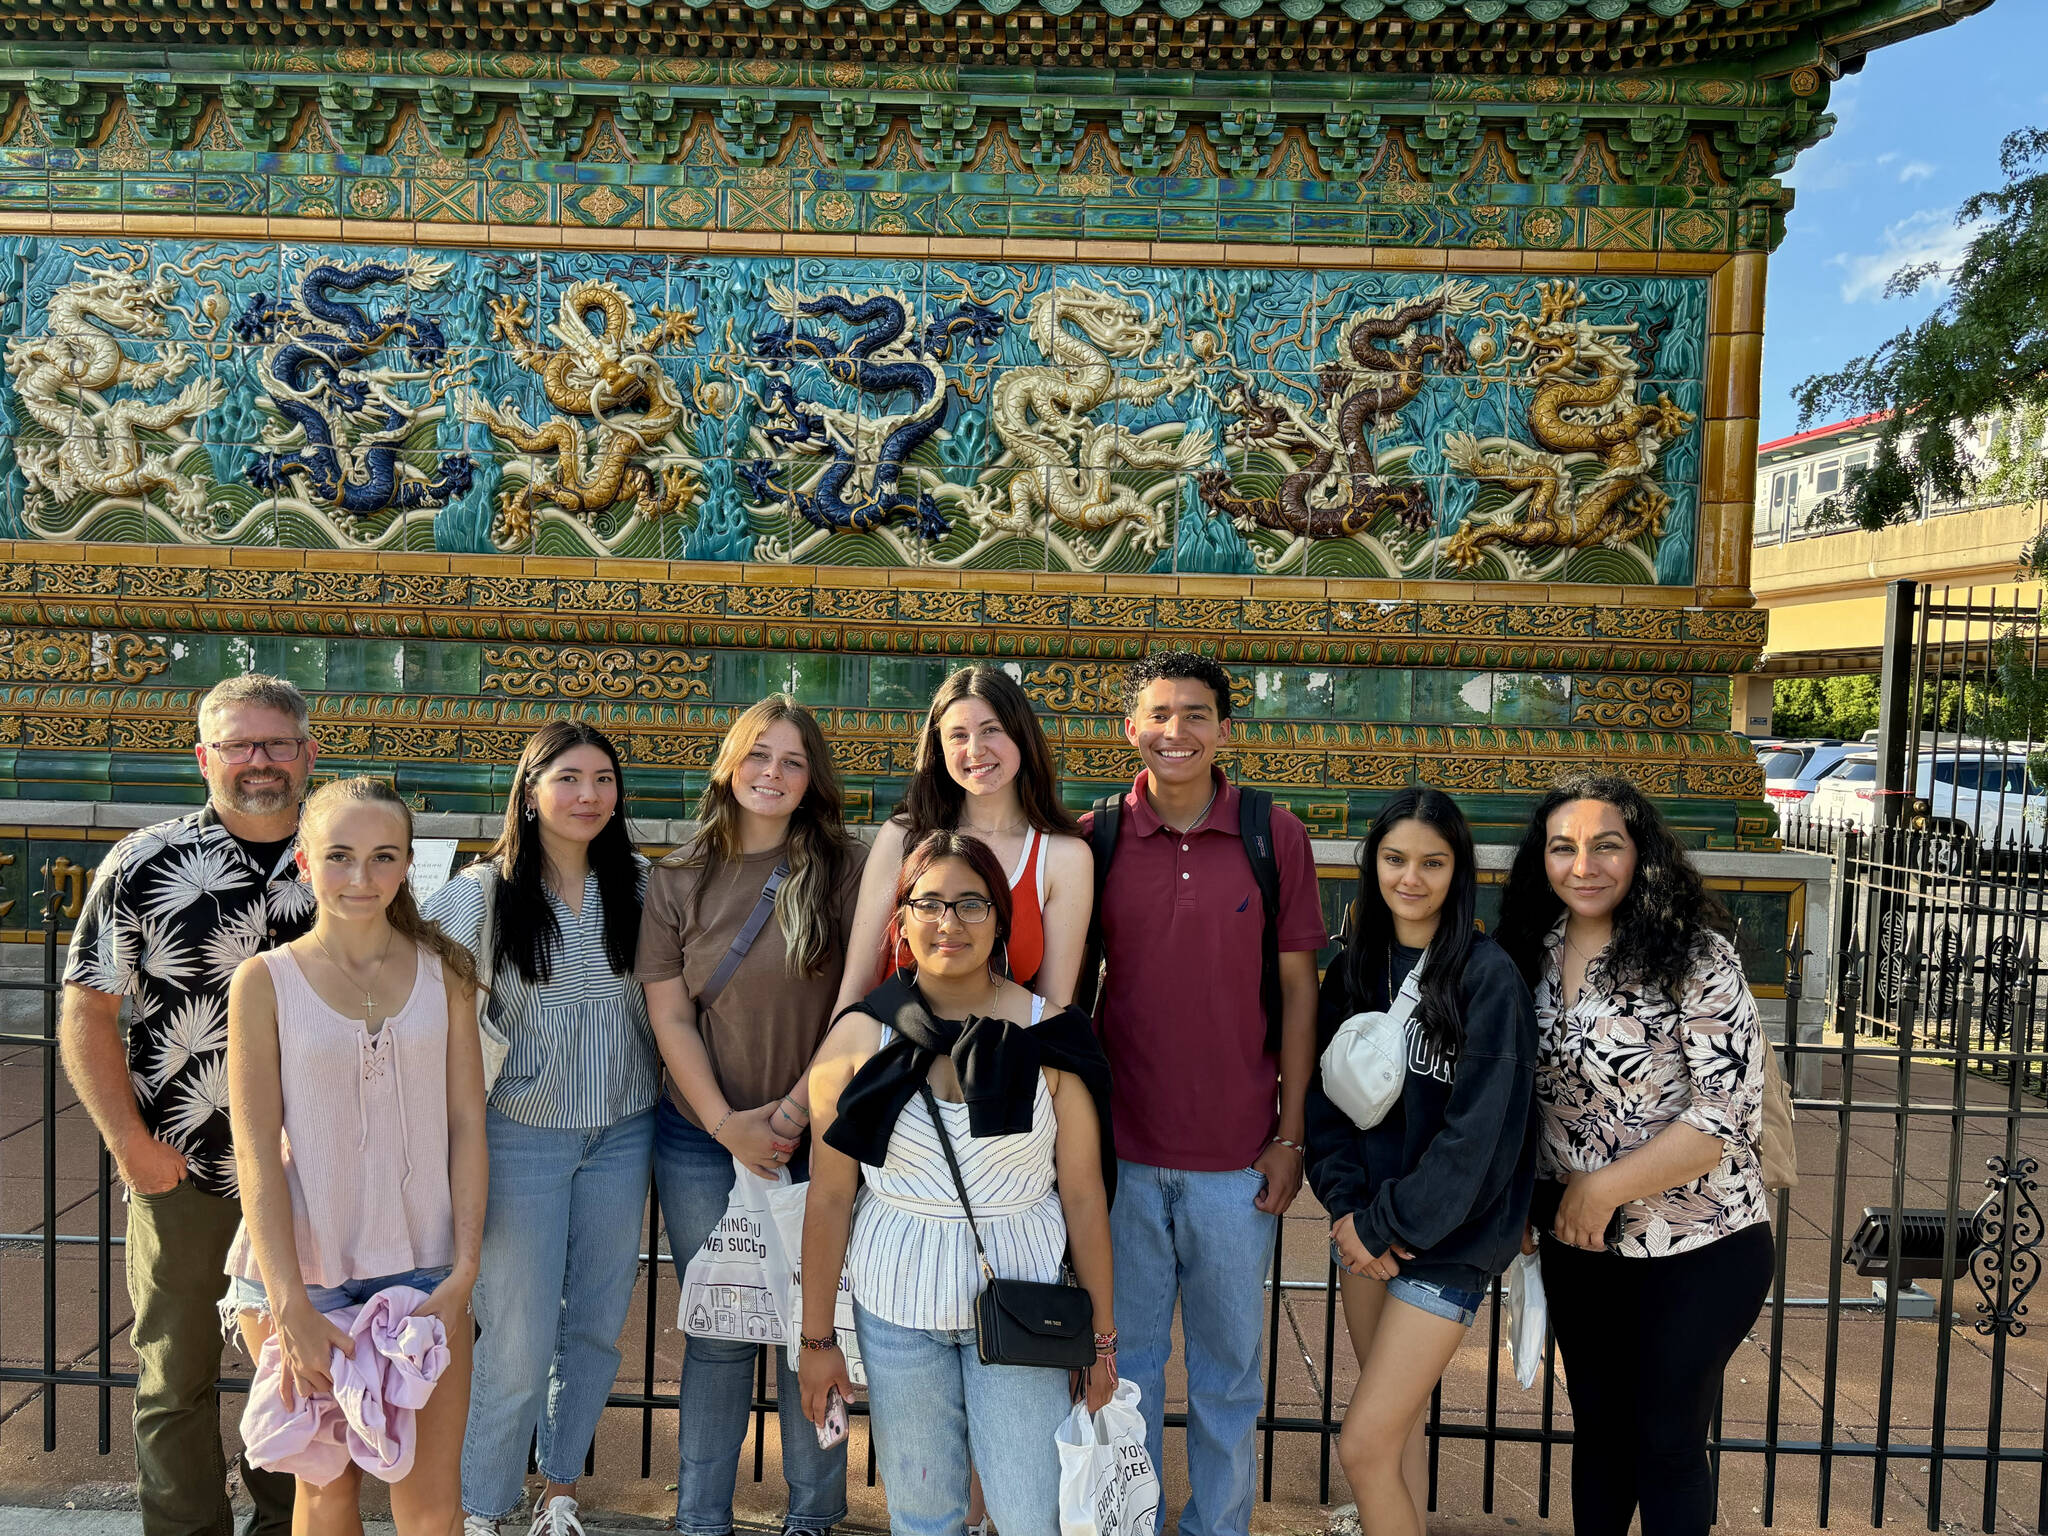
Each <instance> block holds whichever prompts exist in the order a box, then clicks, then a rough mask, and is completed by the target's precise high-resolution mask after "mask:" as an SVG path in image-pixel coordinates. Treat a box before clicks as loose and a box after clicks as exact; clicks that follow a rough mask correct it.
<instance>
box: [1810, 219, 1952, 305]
mask: <svg viewBox="0 0 2048 1536" xmlns="http://www.w3.org/2000/svg"><path fill="white" fill-rule="evenodd" d="M1976 233H1977V226H1976V225H1974V224H1967V225H1961V226H1958V225H1957V223H1956V219H1955V210H1954V209H1952V208H1923V209H1921V210H1920V211H1919V212H1918V213H1910V214H1908V215H1906V217H1905V218H1903V219H1900V220H1899V221H1898V222H1897V223H1896V224H1890V225H1887V226H1886V227H1885V232H1884V245H1883V247H1882V248H1881V249H1879V250H1875V251H1869V252H1865V253H1863V254H1861V255H1853V254H1851V253H1850V252H1847V251H1841V252H1838V253H1837V254H1836V255H1834V256H1833V257H1831V258H1829V261H1828V265H1830V266H1836V267H1840V268H1841V269H1842V272H1843V277H1842V302H1843V303H1844V304H1856V303H1860V302H1862V301H1863V300H1864V299H1880V298H1883V297H1884V290H1885V284H1887V283H1889V282H1890V281H1891V279H1892V274H1893V273H1895V272H1897V271H1899V270H1900V269H1901V268H1903V267H1919V266H1925V265H1927V264H1928V263H1930V262H1932V263H1934V264H1935V265H1937V266H1939V267H1941V268H1943V269H1944V270H1947V269H1952V268H1953V267H1954V266H1955V265H1956V263H1957V262H1958V261H1960V260H1961V259H1962V256H1963V252H1964V251H1965V250H1966V249H1968V247H1969V244H1970V240H1971V238H1972V237H1973V236H1974V235H1975V234H1976Z"/></svg>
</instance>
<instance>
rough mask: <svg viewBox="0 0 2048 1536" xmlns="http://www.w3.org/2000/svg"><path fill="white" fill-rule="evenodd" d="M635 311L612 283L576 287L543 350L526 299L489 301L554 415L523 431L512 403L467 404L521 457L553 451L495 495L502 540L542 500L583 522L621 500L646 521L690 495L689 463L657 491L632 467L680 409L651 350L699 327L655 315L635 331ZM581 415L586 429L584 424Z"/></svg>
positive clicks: (642, 468) (689, 315)
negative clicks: (547, 469) (541, 469)
mask: <svg viewBox="0 0 2048 1536" xmlns="http://www.w3.org/2000/svg"><path fill="white" fill-rule="evenodd" d="M633 318H634V317H633V304H632V301H631V300H630V299H628V298H627V297H626V295H625V294H624V293H622V292H620V291H619V289H618V288H617V287H616V286H615V285H613V284H611V283H605V282H579V283H572V284H571V285H570V286H569V288H568V290H567V291H566V292H565V293H564V294H563V295H562V303H561V308H560V310H559V312H558V314H557V316H556V319H555V321H554V323H553V324H552V325H551V326H550V327H549V329H550V330H552V331H553V332H554V334H555V338H556V340H557V341H559V342H560V343H561V344H560V345H559V346H556V347H540V346H536V345H534V343H533V341H532V339H531V337H530V335H529V332H530V330H531V325H532V322H531V320H530V319H529V318H528V315H527V308H526V300H525V298H524V297H514V298H501V299H496V300H493V301H492V304H491V331H492V336H493V338H494V339H496V340H502V341H505V342H507V343H509V345H510V347H511V351H512V357H513V359H514V361H516V362H517V363H518V364H519V365H520V367H522V368H526V369H528V370H530V371H532V372H534V373H537V374H539V375H540V379H541V392H542V393H543V394H544V395H545V396H546V397H547V401H548V404H550V405H552V406H553V407H554V408H555V409H556V410H557V411H559V412H560V413H561V414H560V415H558V416H554V417H551V418H550V419H549V420H547V421H545V422H542V423H541V424H540V425H539V426H528V425H527V423H526V421H525V420H524V419H523V418H522V417H521V416H520V414H519V411H518V408H517V407H516V406H514V405H513V404H512V402H511V401H509V400H507V401H505V402H503V403H502V404H500V405H496V406H493V405H492V404H490V403H489V402H488V401H486V400H484V399H482V398H481V397H474V398H472V399H471V401H470V402H469V407H468V412H467V414H468V415H469V417H470V419H471V420H473V421H480V422H482V423H483V424H484V425H485V426H487V427H489V428H490V430H491V431H492V432H493V433H494V434H495V435H497V436H498V437H500V438H503V439H504V440H505V441H506V442H507V443H510V444H511V445H512V447H514V448H516V449H517V450H518V451H519V452H521V453H532V454H552V455H554V460H555V463H554V469H553V471H552V472H551V473H544V474H540V475H536V476H535V477H534V478H532V479H530V480H527V481H525V482H523V483H522V484H521V485H520V486H519V488H518V489H517V490H514V491H509V492H507V493H506V494H505V495H504V496H503V497H502V498H501V500H500V503H499V509H498V517H497V521H496V524H495V525H494V527H493V528H492V536H493V538H494V539H495V540H496V542H498V543H499V544H500V545H506V546H510V545H515V544H520V543H524V542H525V540H526V539H527V537H528V536H529V535H530V534H531V533H532V531H533V524H534V518H535V515H536V514H537V513H538V512H539V511H540V510H541V509H542V508H543V507H553V508H555V509H557V510H559V511H561V512H565V513H567V514H568V515H569V516H571V517H574V518H576V519H578V520H579V521H583V522H586V523H587V522H590V521H591V520H593V519H594V518H596V517H597V515H598V514H599V513H601V512H604V511H606V510H607V509H609V508H612V507H615V506H619V505H621V504H622V503H626V502H631V503H633V504H634V505H635V506H636V507H637V509H638V510H639V512H640V514H641V515H642V516H643V517H657V516H660V515H661V514H663V513H668V512H679V511H681V510H682V509H683V508H685V507H687V506H688V505H689V504H690V502H691V501H693V500H694V499H695V497H696V495H697V491H698V485H697V482H696V479H695V477H694V476H692V475H691V474H690V472H689V471H688V470H686V469H680V468H677V467H674V466H670V467H667V468H664V469H663V470H662V471H661V478H660V483H659V487H658V488H657V485H656V481H655V477H654V474H653V473H652V472H651V471H650V470H649V469H648V468H647V466H646V465H644V464H640V463H637V462H635V461H636V460H637V459H638V458H639V457H640V456H642V455H645V454H652V453H656V452H658V451H659V447H660V443H661V440H662V439H663V438H664V437H666V436H667V435H668V433H669V431H670V429H671V428H673V427H674V426H675V424H676V422H677V420H678V419H679V418H680V417H681V416H682V414H683V410H684V405H683V399H682V396H681V394H680V393H678V391H677V389H676V386H675V383H674V381H672V380H671V379H670V378H669V377H668V375H667V374H666V373H665V372H663V370H662V368H661V365H660V363H659V361H658V360H657V359H656V357H655V348H656V347H658V346H661V345H662V344H664V343H666V342H671V341H673V342H682V343H685V344H687V343H688V342H689V341H690V340H691V339H692V337H693V336H694V335H695V334H696V332H697V330H698V326H697V324H696V316H695V313H694V312H690V311H674V310H657V311H656V312H655V319H656V322H657V323H656V324H655V325H654V326H653V327H652V328H651V329H649V330H647V331H645V332H636V331H635V330H634V325H633ZM593 320H596V321H597V322H598V324H597V326H596V328H593V327H592V324H591V322H592V321H593ZM586 421H588V422H590V423H591V425H589V426H585V425H584V423H585V422H586ZM586 454H587V458H586ZM586 466H587V467H586Z"/></svg>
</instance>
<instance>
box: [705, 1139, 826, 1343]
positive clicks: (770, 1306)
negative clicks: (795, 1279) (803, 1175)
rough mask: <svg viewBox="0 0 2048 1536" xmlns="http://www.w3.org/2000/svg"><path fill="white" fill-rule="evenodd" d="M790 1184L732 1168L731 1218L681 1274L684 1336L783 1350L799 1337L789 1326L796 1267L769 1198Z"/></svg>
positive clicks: (786, 1177)
mask: <svg viewBox="0 0 2048 1536" xmlns="http://www.w3.org/2000/svg"><path fill="white" fill-rule="evenodd" d="M788 1182H789V1175H788V1174H787V1173H786V1172H785V1173H783V1174H781V1175H780V1177H779V1178H777V1179H774V1180H769V1179H764V1178H762V1177H761V1176H760V1175H759V1174H757V1173H755V1172H753V1171H752V1170H751V1169H748V1168H743V1167H741V1166H740V1165H739V1164H738V1163H735V1164H734V1165H733V1181H732V1198H731V1199H730V1200H729V1201H727V1202H726V1207H725V1217H724V1219H723V1220H721V1221H720V1222H719V1223H718V1225H717V1226H715V1227H713V1228H712V1229H711V1235H710V1236H709V1237H707V1238H705V1239H704V1246H703V1247H701V1248H699V1249H698V1250H697V1252H696V1255H695V1257H693V1258H692V1259H691V1260H690V1263H689V1266H688V1267H687V1268H686V1269H684V1271H683V1299H682V1301H681V1303H680V1304H679V1305H678V1307H677V1309H676V1326H677V1327H678V1328H680V1329H682V1330H683V1332H685V1333H693V1334H696V1335H698V1336H699V1337H701V1338H707V1339H747V1340H751V1341H752V1342H754V1343H756V1344H780V1343H782V1342H783V1341H784V1340H786V1339H788V1338H789V1337H790V1336H791V1335H792V1334H794V1333H795V1332H796V1330H795V1329H794V1328H792V1327H790V1326H789V1324H790V1320H791V1318H792V1316H793V1313H792V1311H791V1304H790V1273H791V1269H792V1266H791V1264H790V1262H789V1259H788V1257H787V1255H786V1254H785V1253H784V1252H783V1247H782V1234H781V1233H780V1232H779V1231H778V1230H777V1229H776V1225H775V1219H774V1217H773V1215H771V1214H770V1211H769V1205H768V1201H769V1197H770V1195H772V1194H773V1193H774V1191H775V1190H777V1189H778V1188H781V1187H782V1186H784V1185H786V1184H788Z"/></svg>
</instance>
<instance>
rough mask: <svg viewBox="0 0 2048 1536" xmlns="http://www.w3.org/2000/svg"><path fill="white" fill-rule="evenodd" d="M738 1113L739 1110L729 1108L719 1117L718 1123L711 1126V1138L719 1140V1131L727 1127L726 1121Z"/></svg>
mask: <svg viewBox="0 0 2048 1536" xmlns="http://www.w3.org/2000/svg"><path fill="white" fill-rule="evenodd" d="M738 1113H739V1111H738V1110H735V1109H728V1110H727V1111H726V1112H725V1113H724V1114H722V1115H720V1116H719V1117H718V1124H716V1125H714V1126H713V1127H711V1139H712V1140H713V1141H716V1140H718V1133H719V1132H720V1131H722V1130H724V1129H725V1122H726V1121H728V1120H730V1119H731V1118H732V1117H733V1116H734V1115H736V1114H738Z"/></svg>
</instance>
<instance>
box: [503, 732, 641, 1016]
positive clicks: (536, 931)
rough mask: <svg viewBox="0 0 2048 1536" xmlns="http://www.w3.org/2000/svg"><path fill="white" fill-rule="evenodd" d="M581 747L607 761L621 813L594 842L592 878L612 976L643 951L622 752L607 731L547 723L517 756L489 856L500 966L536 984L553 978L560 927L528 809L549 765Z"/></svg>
mask: <svg viewBox="0 0 2048 1536" xmlns="http://www.w3.org/2000/svg"><path fill="white" fill-rule="evenodd" d="M576 747H595V748H597V750H598V751H600V752H602V753H603V754H604V755H605V756H606V757H608V758H610V759H611V764H612V779H613V782H614V783H616V784H617V785H618V786H619V806H618V810H617V811H616V812H615V813H614V814H613V816H612V819H611V820H610V821H608V822H606V823H605V824H604V829H603V830H602V831H600V832H599V833H598V834H597V836H596V837H594V838H592V839H591V840H590V872H591V873H592V874H594V875H596V876H597V890H598V895H599V897H600V898H601V899H602V900H603V902H604V953H605V958H606V959H607V960H609V961H610V962H611V967H612V970H613V972H614V973H615V974H617V975H620V976H626V975H630V974H631V973H632V970H633V956H634V953H635V952H636V951H637V950H638V948H639V945H640V872H639V868H638V866H637V865H636V863H635V862H634V859H633V838H632V835H631V834H630V833H629V832H627V830H626V814H627V813H626V774H625V770H624V769H622V768H621V767H620V766H619V752H618V748H616V747H614V746H613V745H612V743H611V738H610V737H608V736H606V735H605V734H604V732H602V731H600V730H598V729H597V728H596V727H594V726H589V725H585V724H584V723H583V722H582V721H581V720H550V721H549V722H548V723H547V724H546V725H544V726H542V727H541V728H540V729H539V730H537V731H535V732H534V733H533V734H532V735H531V736H529V737H527V738H526V750H525V751H523V752H521V753H520V754H519V766H518V768H517V769H515V770H514V772H513V775H512V793H511V795H510V796H508V797H507V799H506V801H505V828H504V830H503V831H502V832H500V833H499V834H498V840H497V841H496V842H495V843H493V844H491V851H490V852H489V853H487V854H485V855H484V857H485V858H487V859H489V860H490V861H491V862H492V863H494V864H496V865H497V866H498V875H499V877H500V878H501V879H502V880H504V882H505V889H504V890H501V891H500V892H499V893H498V907H497V912H498V942H497V955H496V962H497V964H499V965H511V966H516V967H517V968H518V971H519V974H520V975H521V976H524V977H525V978H526V979H527V980H528V981H529V982H532V983H534V984H535V985H539V984H541V983H543V982H546V981H549V980H552V979H553V977H554V955H555V950H556V948H557V947H558V946H559V945H560V944H561V940H562V925H561V922H560V920H558V919H557V918H556V916H555V909H554V906H553V905H552V904H551V903H550V902H549V901H548V896H547V869H546V855H545V854H544V853H543V852H542V850H541V844H540V823H539V822H538V821H537V820H536V821H528V820H527V819H526V806H527V803H528V801H529V799H530V798H531V796H532V794H533V789H534V786H535V785H537V784H538V783H539V782H540V779H541V775H542V774H544V773H546V772H547V770H548V767H549V765H550V764H551V763H553V762H554V760H555V759H556V758H558V757H560V756H561V755H562V754H563V753H564V752H568V751H570V750H572V749H574V748H576Z"/></svg>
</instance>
